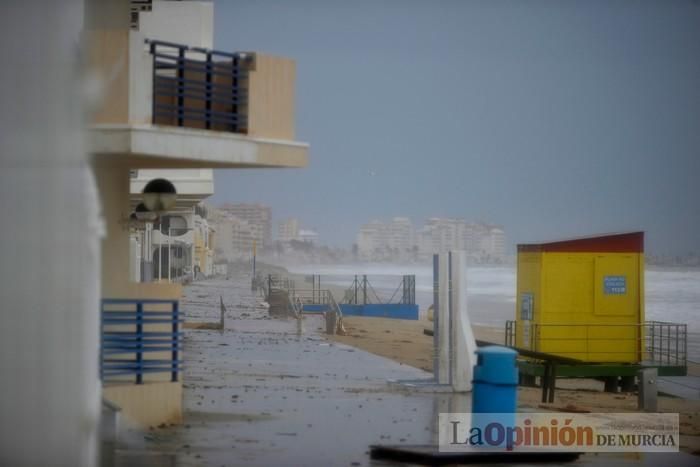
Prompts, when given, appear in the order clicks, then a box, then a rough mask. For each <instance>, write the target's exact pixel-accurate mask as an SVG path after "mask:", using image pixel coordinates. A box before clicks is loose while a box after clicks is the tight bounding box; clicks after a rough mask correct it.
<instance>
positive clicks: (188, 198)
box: [130, 169, 214, 282]
mask: <svg viewBox="0 0 700 467" xmlns="http://www.w3.org/2000/svg"><path fill="white" fill-rule="evenodd" d="M156 178H164V179H167V180H169V181H170V182H172V183H173V185H174V186H175V190H176V191H177V202H176V205H175V206H174V207H173V208H171V209H170V210H169V211H168V212H166V213H165V214H163V215H161V216H160V218H159V219H158V220H157V221H156V222H154V223H152V224H147V225H145V226H144V228H143V229H138V230H136V231H134V232H133V233H132V242H134V241H135V242H136V245H137V246H136V251H133V250H132V258H131V259H130V261H131V263H132V269H131V271H132V272H131V273H132V280H134V281H137V282H139V281H145V282H148V281H150V280H169V281H172V280H181V279H183V278H197V277H201V276H209V275H211V274H212V260H213V244H212V241H211V240H212V235H211V230H212V229H211V227H210V226H209V223H208V221H207V219H206V208H203V207H201V206H199V205H200V203H201V202H202V201H204V200H205V199H206V198H208V197H209V196H211V195H212V194H214V171H213V170H212V169H158V170H154V169H141V170H134V171H132V178H131V188H130V190H131V198H132V205H133V206H136V204H138V202H139V200H140V197H141V192H142V191H143V188H144V187H145V186H146V184H147V183H148V182H149V181H151V180H153V179H156ZM139 260H141V261H140V263H141V267H133V265H134V264H138V263H139Z"/></svg>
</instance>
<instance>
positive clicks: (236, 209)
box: [219, 203, 272, 250]
mask: <svg viewBox="0 0 700 467" xmlns="http://www.w3.org/2000/svg"><path fill="white" fill-rule="evenodd" d="M219 209H220V210H221V211H223V212H224V213H225V214H227V215H229V216H233V217H236V218H238V219H240V220H242V221H245V222H247V223H248V224H250V225H252V226H256V227H257V228H258V229H259V230H260V232H261V234H260V237H261V238H260V239H259V242H258V245H257V247H258V248H259V249H260V250H262V249H265V248H268V247H269V246H271V244H272V210H271V209H270V207H269V206H265V205H262V204H248V203H238V204H231V203H228V204H224V205H223V206H221V207H220V208H219Z"/></svg>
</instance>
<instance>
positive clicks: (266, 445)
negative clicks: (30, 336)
mask: <svg viewBox="0 0 700 467" xmlns="http://www.w3.org/2000/svg"><path fill="white" fill-rule="evenodd" d="M249 284H250V279H249V277H247V275H244V274H240V275H238V276H236V277H233V278H232V280H216V281H214V280H213V281H206V282H200V283H196V284H193V285H191V286H188V287H186V288H185V296H184V298H183V300H182V305H181V307H182V310H183V312H184V314H185V317H186V319H187V321H188V322H218V319H219V296H222V297H223V301H224V304H225V306H226V308H227V312H226V322H225V329H224V330H223V331H218V330H196V329H188V330H186V334H185V357H184V358H185V361H186V369H185V372H184V398H185V400H184V407H185V422H184V424H183V425H181V426H171V427H160V428H159V427H154V429H152V430H150V431H149V432H147V433H145V434H144V433H142V432H139V431H137V430H133V431H128V432H127V433H125V434H124V436H123V440H122V443H121V446H120V450H119V451H118V454H117V457H116V465H118V466H122V465H123V466H127V465H128V466H139V465H144V466H146V465H148V466H195V465H196V466H199V465H212V466H222V465H225V466H234V465H235V466H237V465H246V466H263V465H295V466H305V465H323V466H332V465H342V466H361V465H396V464H387V463H384V462H378V461H370V459H369V445H371V444H401V443H405V444H431V443H433V442H435V440H436V434H435V433H434V429H435V420H436V419H437V414H438V413H439V412H440V411H449V410H451V411H468V410H469V407H470V403H469V401H470V399H469V395H459V396H455V395H450V394H444V393H443V394H434V393H426V392H418V391H413V392H412V391H408V390H405V389H402V388H399V387H396V386H395V385H389V384H387V380H388V379H417V378H428V377H429V376H430V375H429V374H428V373H425V372H423V371H421V370H418V369H415V368H412V367H409V366H405V365H400V364H398V363H396V362H393V361H391V360H388V359H385V358H383V357H379V356H376V355H373V354H370V353H367V352H364V351H361V350H358V349H355V348H352V347H349V346H345V345H341V344H336V343H331V342H329V341H327V340H326V339H325V338H324V337H323V334H321V332H322V331H321V327H322V322H321V321H320V318H319V317H307V318H305V319H304V328H305V329H304V332H303V333H302V335H298V334H297V323H296V321H295V320H288V321H285V320H278V319H270V318H269V317H268V316H267V310H266V308H264V307H263V306H261V305H260V301H261V300H260V298H258V297H257V296H256V295H255V294H254V293H253V292H251V291H250V285H249ZM696 459H697V458H695V457H693V456H690V455H687V454H672V455H671V456H670V457H669V455H665V457H664V458H660V457H659V455H648V454H647V455H636V454H635V455H611V454H608V455H587V456H583V457H581V458H580V459H579V460H578V461H576V462H574V463H572V464H568V465H577V466H580V465H600V464H601V463H603V464H604V465H609V464H611V463H614V464H617V465H628V464H629V465H631V464H635V465H657V464H658V463H659V462H661V463H662V464H666V463H668V462H670V461H673V462H674V464H676V465H695V463H694V461H695V460H696Z"/></svg>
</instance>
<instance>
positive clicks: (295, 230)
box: [277, 217, 299, 243]
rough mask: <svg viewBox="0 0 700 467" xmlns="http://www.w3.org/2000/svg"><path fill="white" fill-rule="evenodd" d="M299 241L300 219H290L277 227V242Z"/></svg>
mask: <svg viewBox="0 0 700 467" xmlns="http://www.w3.org/2000/svg"><path fill="white" fill-rule="evenodd" d="M298 239H299V219H296V218H293V217H292V218H289V219H285V220H283V221H281V222H280V223H279V224H278V226H277V240H278V241H280V242H283V243H289V242H290V241H292V240H298Z"/></svg>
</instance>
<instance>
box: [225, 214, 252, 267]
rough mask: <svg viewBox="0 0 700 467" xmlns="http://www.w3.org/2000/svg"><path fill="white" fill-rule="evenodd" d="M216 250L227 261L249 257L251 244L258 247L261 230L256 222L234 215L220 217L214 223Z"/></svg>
mask: <svg viewBox="0 0 700 467" xmlns="http://www.w3.org/2000/svg"><path fill="white" fill-rule="evenodd" d="M216 236H217V251H218V253H219V255H220V256H221V257H223V258H224V259H226V260H228V261H233V260H236V259H245V258H249V257H251V256H252V254H253V245H255V246H256V248H257V247H258V245H259V244H260V243H261V241H262V238H263V232H262V230H261V229H260V226H259V225H258V224H251V223H249V222H247V221H245V220H243V219H239V218H237V217H234V216H227V217H223V218H220V219H219V220H218V222H217V224H216Z"/></svg>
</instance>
